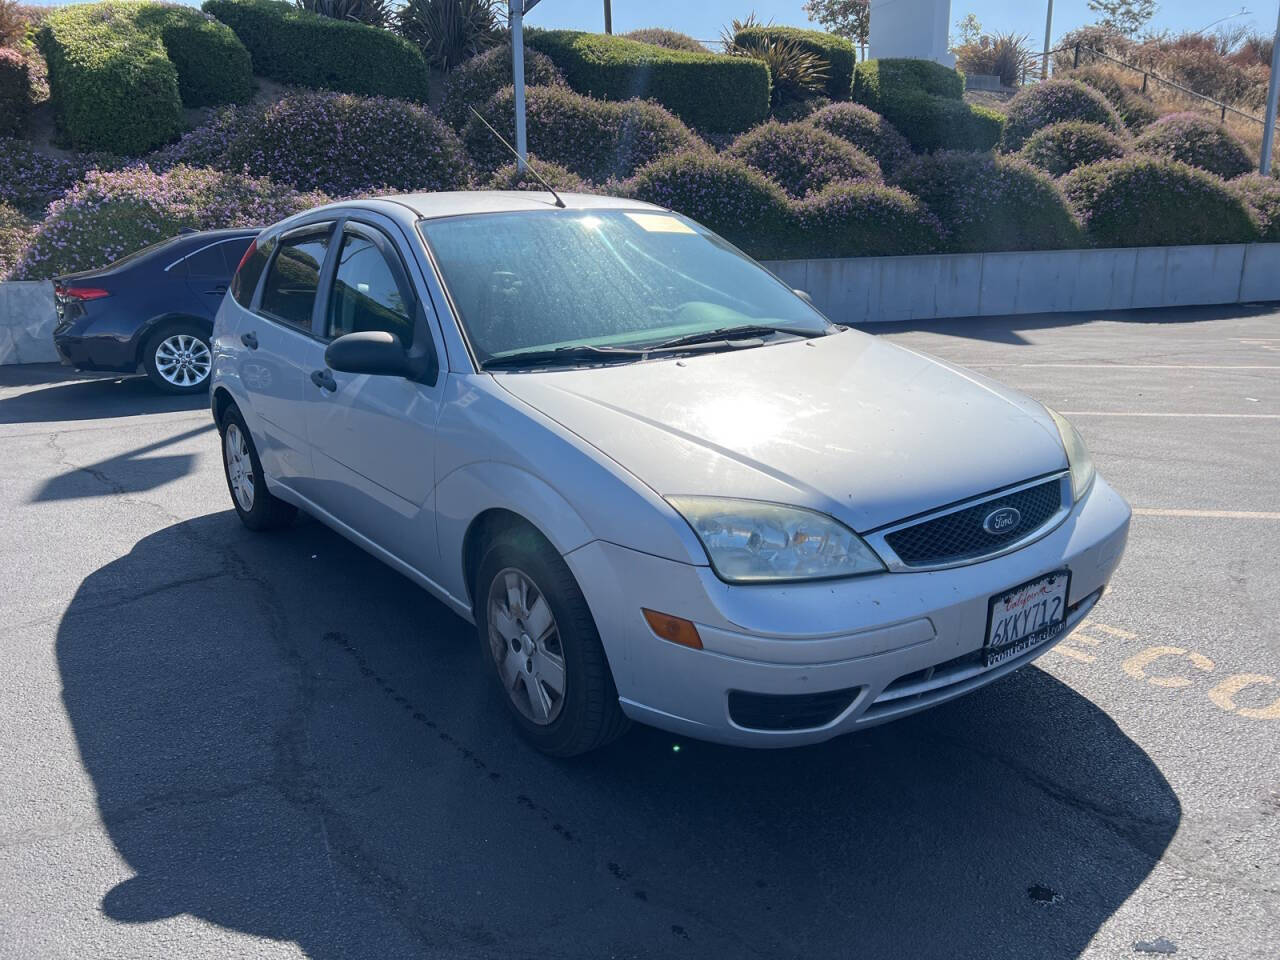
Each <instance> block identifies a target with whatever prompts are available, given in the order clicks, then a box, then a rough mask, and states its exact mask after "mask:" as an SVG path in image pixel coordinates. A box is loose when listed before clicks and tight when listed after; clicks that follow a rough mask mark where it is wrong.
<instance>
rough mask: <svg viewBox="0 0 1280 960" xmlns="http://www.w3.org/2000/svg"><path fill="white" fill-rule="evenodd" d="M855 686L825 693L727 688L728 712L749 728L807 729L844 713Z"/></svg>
mask: <svg viewBox="0 0 1280 960" xmlns="http://www.w3.org/2000/svg"><path fill="white" fill-rule="evenodd" d="M859 689H861V688H859V687H849V688H847V689H845V690H829V691H827V692H825V693H800V694H776V693H747V692H745V691H743V690H730V691H729V716H730V717H731V718H732V719H733V722H734V723H736V724H737V725H738V726H740V727H747V728H748V729H751V730H810V729H813V728H814V727H825V726H826V725H827V724H828V723H830V722H831V721H832V720H834V719H835V718H836V717H838V716H840V714H842V713H844V711H845V709H846V708H848V706H849V704H851V703H853V698H854V697H856V696H857V695H858V690H859Z"/></svg>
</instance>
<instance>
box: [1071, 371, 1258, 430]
mask: <svg viewBox="0 0 1280 960" xmlns="http://www.w3.org/2000/svg"><path fill="white" fill-rule="evenodd" d="M1276 369H1278V370H1280V367H1277V368H1276ZM1062 414H1063V416H1066V417H1189V418H1192V419H1195V418H1200V419H1210V420H1280V413H1155V412H1151V411H1147V410H1063V411H1062Z"/></svg>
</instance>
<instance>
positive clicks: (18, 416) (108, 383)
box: [0, 364, 209, 423]
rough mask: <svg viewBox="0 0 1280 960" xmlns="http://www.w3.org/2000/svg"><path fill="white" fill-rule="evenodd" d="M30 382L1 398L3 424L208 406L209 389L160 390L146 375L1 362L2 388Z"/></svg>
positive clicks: (1, 421) (105, 416) (205, 407)
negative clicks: (93, 374)
mask: <svg viewBox="0 0 1280 960" xmlns="http://www.w3.org/2000/svg"><path fill="white" fill-rule="evenodd" d="M32 387H34V388H35V389H23V392H21V393H13V394H11V395H10V396H5V397H0V423H53V422H56V421H60V420H105V419H112V418H115V417H132V416H137V415H139V414H147V413H174V412H178V411H184V410H207V409H208V407H209V395H208V393H195V394H170V393H162V392H160V390H158V389H157V388H156V386H155V384H153V383H152V382H151V381H150V380H148V379H147V378H146V377H142V376H131V375H122V374H118V373H117V374H105V375H103V374H99V375H97V377H96V378H95V379H87V378H86V376H85V375H84V374H76V373H72V372H71V371H69V370H67V368H66V367H60V366H56V365H52V364H38V365H37V364H30V365H27V364H24V365H20V366H0V389H5V388H10V389H12V388H19V389H22V388H32Z"/></svg>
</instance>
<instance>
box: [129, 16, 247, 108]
mask: <svg viewBox="0 0 1280 960" xmlns="http://www.w3.org/2000/svg"><path fill="white" fill-rule="evenodd" d="M137 18H138V25H139V26H140V27H142V28H143V29H144V30H154V31H159V33H160V40H161V42H162V43H163V44H164V50H165V53H167V54H168V55H169V59H170V60H171V61H172V62H173V65H174V67H176V68H177V70H178V95H179V96H180V97H182V105H183V106H184V107H213V106H218V105H220V104H224V103H245V102H246V101H248V99H249V98H250V97H251V96H252V95H253V64H252V62H250V60H249V51H248V50H246V49H245V48H244V44H242V43H241V42H240V41H239V40H237V39H236V35H235V34H234V33H232V32H231V28H230V27H228V26H227V25H226V24H225V23H219V22H218V21H217V20H215V19H213V17H211V16H209V15H208V14H205V13H201V12H200V11H199V10H193V9H191V8H189V7H179V6H171V5H170V4H167V3H143V4H139V5H138V7H137Z"/></svg>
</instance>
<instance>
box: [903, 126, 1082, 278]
mask: <svg viewBox="0 0 1280 960" xmlns="http://www.w3.org/2000/svg"><path fill="white" fill-rule="evenodd" d="M896 179H897V185H898V186H900V187H902V188H903V189H905V190H906V191H907V192H908V193H913V194H915V195H916V196H918V197H919V198H920V199H921V200H923V201H924V203H925V205H926V206H927V207H928V208H929V209H930V210H931V211H932V212H933V213H934V215H935V216H937V218H938V219H939V220H940V221H941V223H942V228H943V230H944V231H945V232H946V243H945V249H946V250H947V251H949V252H954V253H972V252H978V251H988V250H1056V249H1062V248H1065V247H1073V246H1076V245H1077V244H1078V243H1079V241H1080V231H1079V227H1078V225H1077V224H1076V221H1075V219H1074V218H1073V217H1072V215H1071V211H1070V209H1069V208H1068V207H1067V204H1066V202H1065V201H1064V199H1063V196H1062V192H1061V191H1060V190H1059V189H1058V187H1057V185H1056V184H1055V183H1054V182H1053V181H1052V180H1051V179H1049V177H1048V175H1047V174H1045V173H1044V172H1043V171H1041V170H1037V169H1036V168H1035V167H1033V166H1031V164H1029V163H1027V162H1026V161H1025V160H1023V159H1021V158H1019V157H1010V156H1004V155H1000V154H994V153H967V152H962V151H955V150H944V151H940V152H938V153H932V154H928V155H925V156H920V157H916V158H915V159H913V160H912V161H911V162H910V163H908V164H907V165H906V166H904V167H903V168H902V170H900V171H899V173H898V176H897V178H896Z"/></svg>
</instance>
